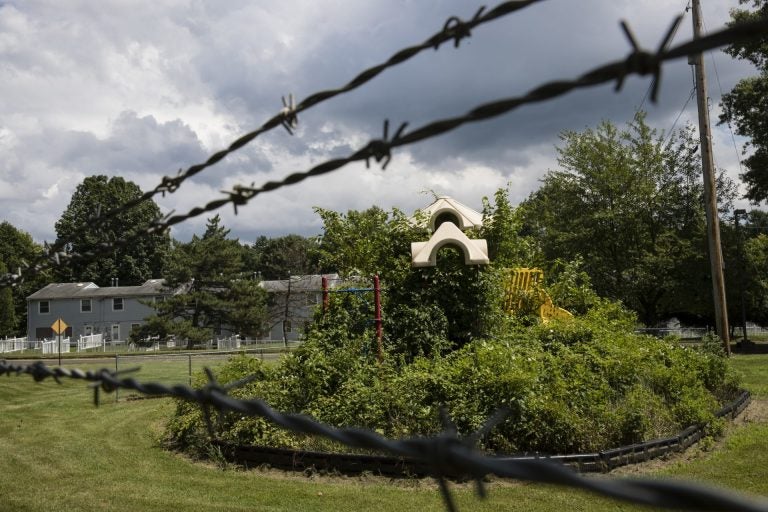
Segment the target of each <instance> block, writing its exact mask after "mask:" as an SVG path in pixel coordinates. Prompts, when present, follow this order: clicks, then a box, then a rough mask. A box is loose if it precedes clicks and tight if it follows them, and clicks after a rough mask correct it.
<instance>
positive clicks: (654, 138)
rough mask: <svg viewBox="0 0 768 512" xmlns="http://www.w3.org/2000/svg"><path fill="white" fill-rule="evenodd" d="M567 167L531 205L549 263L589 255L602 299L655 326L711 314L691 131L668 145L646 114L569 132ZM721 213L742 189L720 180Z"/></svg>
mask: <svg viewBox="0 0 768 512" xmlns="http://www.w3.org/2000/svg"><path fill="white" fill-rule="evenodd" d="M561 140H562V141H563V144H564V145H563V147H561V148H558V153H559V158H558V163H559V164H560V167H561V169H560V170H556V171H550V172H549V173H547V175H546V176H545V178H544V180H543V185H542V187H541V188H540V189H539V190H538V191H536V192H535V193H533V194H532V195H531V197H530V198H529V199H528V200H527V201H526V202H525V204H524V210H525V212H526V213H525V216H526V222H527V224H528V225H529V228H530V229H531V230H532V232H533V234H534V236H536V237H538V238H539V239H540V241H541V245H542V249H543V252H544V256H545V259H546V260H547V261H552V262H554V261H556V260H558V259H565V260H575V259H578V258H582V259H583V262H584V267H583V268H584V270H585V271H586V272H587V274H588V275H589V277H590V279H591V281H592V283H593V285H594V287H595V290H596V291H597V293H598V294H600V295H602V296H606V297H610V298H614V299H619V300H622V301H623V302H624V303H625V304H626V305H627V306H629V307H631V308H632V309H634V310H635V311H637V312H638V314H639V316H640V319H641V320H642V321H644V322H645V323H646V324H649V325H652V324H655V323H656V322H657V321H658V320H660V319H661V318H663V317H664V316H666V315H670V314H673V313H678V312H691V313H696V314H709V313H710V307H709V304H710V300H709V298H710V293H709V292H708V288H707V286H706V285H707V279H708V270H707V268H708V267H707V261H708V259H707V252H706V238H705V216H704V209H703V192H702V189H703V187H702V184H701V178H700V177H699V175H698V167H697V165H696V163H695V158H694V153H695V151H696V147H697V145H696V141H695V138H694V136H693V134H692V133H691V131H690V130H686V131H683V132H681V133H679V134H678V135H677V137H676V138H673V137H670V139H669V140H668V141H667V142H665V140H664V139H663V138H662V137H661V136H660V135H658V134H657V133H656V132H655V131H654V130H653V129H651V128H650V127H649V126H648V125H647V124H646V122H645V115H644V114H643V113H638V114H637V115H636V117H635V119H634V120H633V121H632V122H631V123H629V126H628V128H627V129H626V130H623V131H620V130H619V129H618V128H617V127H616V126H614V125H613V124H612V123H609V122H603V123H602V124H600V125H599V126H598V127H597V129H594V130H593V129H587V130H585V131H583V132H572V131H568V132H564V133H563V134H561ZM719 189H720V193H721V203H720V205H721V207H723V208H725V209H729V208H730V201H731V200H732V198H733V186H732V184H729V183H728V182H727V181H724V180H723V179H721V180H720V188H719Z"/></svg>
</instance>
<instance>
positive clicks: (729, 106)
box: [720, 0, 768, 203]
mask: <svg viewBox="0 0 768 512" xmlns="http://www.w3.org/2000/svg"><path fill="white" fill-rule="evenodd" d="M740 3H742V4H744V3H748V2H747V1H746V0H741V2H740ZM752 7H753V8H754V10H753V11H750V10H746V9H733V10H731V20H732V21H731V23H729V24H731V25H732V24H734V23H737V22H743V21H756V20H759V19H768V2H766V1H765V0H753V1H752ZM726 52H727V53H729V54H731V55H732V56H733V57H736V58H738V59H745V60H748V61H749V62H751V63H752V64H754V65H755V67H757V69H758V74H757V75H756V76H752V77H747V78H744V79H742V80H740V81H739V82H738V83H737V84H736V85H735V86H734V88H733V89H732V90H731V91H730V92H728V93H726V94H724V95H723V99H722V102H721V105H722V107H723V113H722V114H721V115H720V122H721V123H724V122H729V123H733V124H734V125H735V128H736V130H735V131H736V133H737V134H739V135H741V136H743V137H748V138H749V139H750V141H749V143H748V144H747V147H746V148H745V151H746V150H747V148H749V146H751V147H752V148H753V151H752V154H751V155H749V156H748V157H747V158H746V159H744V161H743V164H744V167H746V168H747V171H746V172H745V173H744V174H742V175H741V178H742V179H743V180H744V182H745V184H746V185H747V194H746V197H747V198H748V199H750V200H751V201H753V202H755V203H758V202H760V201H765V200H766V199H768V172H766V169H768V37H758V38H753V39H750V40H748V41H747V40H745V41H743V42H739V43H735V44H732V45H731V46H729V47H728V48H727V49H726Z"/></svg>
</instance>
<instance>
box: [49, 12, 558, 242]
mask: <svg viewBox="0 0 768 512" xmlns="http://www.w3.org/2000/svg"><path fill="white" fill-rule="evenodd" d="M542 1H544V0H509V1H506V2H503V3H501V4H499V5H497V6H496V7H494V8H493V9H491V10H489V11H487V12H485V6H482V7H480V8H479V9H478V10H477V11H476V12H475V15H474V16H473V17H472V19H470V20H469V21H464V20H462V19H461V18H459V17H458V16H451V17H450V18H448V20H446V22H445V24H444V25H443V29H442V30H440V31H439V32H437V33H435V34H433V35H432V36H430V37H429V38H428V39H426V40H425V41H424V42H423V43H421V44H418V45H414V46H410V47H407V48H403V49H401V50H399V51H397V52H396V53H394V54H393V55H392V56H391V57H389V59H387V60H386V61H384V62H382V63H380V64H377V65H375V66H372V67H370V68H368V69H365V70H363V71H361V72H360V73H358V75H357V76H356V77H355V78H353V79H352V80H350V81H349V82H348V83H347V84H346V85H343V86H341V87H337V88H335V89H327V90H323V91H319V92H315V93H313V94H310V95H309V96H308V97H307V98H305V99H304V100H302V101H301V102H299V103H298V105H297V104H295V102H294V98H293V94H289V95H288V98H287V99H286V97H285V96H283V97H282V98H281V101H282V104H283V108H282V109H281V110H280V112H278V113H277V114H275V115H274V116H272V117H271V118H270V119H269V120H267V121H265V122H264V123H263V124H262V125H261V126H260V127H259V128H257V129H255V130H253V131H250V132H248V133H246V134H245V135H242V136H240V137H239V138H238V139H237V140H235V141H234V142H232V143H231V144H230V145H229V146H228V147H227V148H226V149H223V150H221V151H218V152H216V153H214V154H212V155H211V156H210V157H208V159H207V160H206V161H205V162H202V163H199V164H195V165H192V166H190V167H188V168H187V169H186V170H182V169H179V172H178V173H177V174H176V175H175V176H163V178H162V179H161V180H160V183H159V184H158V185H156V186H155V188H154V189H152V190H149V191H147V192H144V193H143V194H141V195H140V196H138V197H136V198H134V199H131V200H129V201H126V202H125V203H123V204H121V205H120V206H117V207H115V208H112V209H110V210H108V211H106V212H103V213H102V212H97V213H96V215H94V216H92V217H91V218H90V219H88V221H87V222H85V223H84V224H83V226H81V227H80V231H82V232H84V231H86V230H89V229H93V227H94V226H97V225H99V224H101V223H103V222H105V221H106V220H108V219H110V218H112V217H116V216H118V215H120V214H121V213H124V212H126V211H128V210H130V209H131V208H135V207H136V206H138V205H140V204H142V203H144V202H146V201H149V200H150V199H153V198H154V197H155V196H157V195H160V194H162V195H163V196H165V194H167V193H168V194H172V193H175V192H176V191H177V190H178V189H179V187H181V185H182V184H183V183H184V182H185V181H186V180H187V179H189V178H191V177H193V176H195V175H197V174H199V173H201V172H203V171H204V170H205V169H207V168H209V167H212V166H213V165H216V164H217V163H219V162H220V161H221V160H223V159H224V158H226V157H227V156H228V155H230V154H231V153H233V152H235V151H237V150H239V149H241V148H243V147H244V146H246V145H248V144H249V143H250V142H252V141H253V140H254V139H256V138H257V137H258V136H260V135H262V134H264V133H266V132H268V131H271V130H272V129H274V128H276V127H278V126H282V127H283V128H285V130H286V131H287V132H288V133H289V134H290V135H293V132H294V130H295V129H296V128H297V127H298V122H299V121H298V114H299V113H301V112H304V111H306V110H309V109H310V108H312V107H314V106H316V105H319V104H320V103H323V102H325V101H327V100H330V99H331V98H334V97H336V96H339V95H341V94H344V93H347V92H350V91H352V90H354V89H357V88H359V87H361V86H362V85H364V84H366V83H368V82H370V81H371V80H373V79H374V78H375V77H377V76H378V75H380V74H381V73H382V72H384V71H385V70H387V69H389V68H392V67H394V66H397V65H398V64H402V63H403V62H405V61H407V60H409V59H411V58H413V57H415V56H416V55H418V54H419V53H421V52H423V51H425V50H430V49H434V50H438V49H439V48H440V46H441V45H442V44H443V43H445V42H448V41H451V40H453V41H454V47H455V48H458V47H459V45H460V43H461V40H463V39H465V38H468V37H471V35H472V30H473V29H474V28H476V27H478V26H480V25H482V24H485V23H489V22H491V21H494V20H496V19H498V18H501V17H503V16H506V15H508V14H512V13H514V12H516V11H519V10H521V9H523V8H525V7H528V6H530V5H532V4H535V3H538V2H542ZM74 236H76V233H75V235H74ZM65 243H66V242H64V241H62V242H60V243H59V244H56V245H52V246H51V250H52V251H54V252H55V251H59V250H60V249H61V248H62V247H63V246H64V244H65Z"/></svg>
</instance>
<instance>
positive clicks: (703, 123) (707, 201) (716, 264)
mask: <svg viewBox="0 0 768 512" xmlns="http://www.w3.org/2000/svg"><path fill="white" fill-rule="evenodd" d="M692 8H693V38H694V40H695V39H699V38H700V37H701V2H700V0H692ZM692 57H693V66H694V69H695V71H696V103H697V106H698V110H699V138H700V143H699V145H700V147H701V163H702V168H703V172H704V208H705V210H706V212H707V241H708V242H709V263H710V268H711V272H712V292H713V293H712V295H713V297H714V301H715V323H716V326H717V334H718V336H720V339H721V340H722V341H723V348H724V349H725V353H726V354H727V355H729V356H730V355H731V344H730V340H729V336H728V308H727V307H726V302H725V278H724V276H723V251H722V248H721V246H720V219H719V218H718V215H717V189H716V186H715V169H714V168H715V164H714V159H713V158H712V134H711V131H710V126H709V110H708V108H707V79H706V75H705V73H704V57H703V55H702V54H701V53H697V54H695V55H692Z"/></svg>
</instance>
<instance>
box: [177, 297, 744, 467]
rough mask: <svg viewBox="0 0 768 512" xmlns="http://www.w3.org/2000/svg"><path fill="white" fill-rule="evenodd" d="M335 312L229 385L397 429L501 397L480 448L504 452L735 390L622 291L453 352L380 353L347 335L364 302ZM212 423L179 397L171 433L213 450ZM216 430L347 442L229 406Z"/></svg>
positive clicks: (237, 369) (622, 432)
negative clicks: (499, 413) (634, 327)
mask: <svg viewBox="0 0 768 512" xmlns="http://www.w3.org/2000/svg"><path fill="white" fill-rule="evenodd" d="M336 316H337V318H336V319H337V320H338V323H337V324H333V325H331V324H328V323H326V324H323V323H322V322H319V323H318V324H317V325H318V327H317V328H314V329H312V330H311V331H310V332H309V334H308V339H307V340H306V341H305V342H304V343H303V344H302V345H301V347H300V348H299V349H298V350H296V351H295V352H293V353H292V354H290V355H289V356H287V357H286V358H285V359H284V360H283V361H282V362H281V364H280V365H278V366H276V367H272V368H268V367H265V366H264V365H263V364H261V363H260V362H258V361H256V360H254V359H252V358H249V357H246V356H239V357H236V358H233V359H232V360H231V361H230V362H229V363H227V364H226V365H225V366H224V367H223V368H221V369H220V371H219V378H220V379H221V381H222V382H229V381H234V380H237V379H240V378H242V377H244V376H246V375H255V376H256V378H255V380H254V381H252V382H250V383H248V384H247V385H245V386H243V387H241V388H238V389H236V390H234V391H233V392H232V394H233V395H234V396H238V397H248V398H254V397H257V398H262V399H264V400H266V401H267V402H268V403H270V404H271V405H272V406H273V407H275V408H276V409H278V410H281V411H284V412H302V413H306V414H309V415H311V416H313V417H314V418H316V419H317V420H319V421H322V422H326V423H330V424H332V425H337V426H340V427H344V426H356V427H363V428H367V429H372V430H375V431H377V432H379V433H381V434H383V435H386V436H391V437H404V436H412V435H428V434H434V433H436V432H439V431H440V430H441V429H442V423H441V419H440V408H441V407H443V406H444V407H445V408H446V410H447V412H448V414H449V416H450V418H451V419H452V421H453V422H454V423H455V425H456V427H457V428H458V430H459V432H460V433H461V434H468V433H470V432H473V431H475V430H477V429H478V428H480V427H481V426H482V425H483V423H484V422H485V421H486V419H487V418H488V417H489V416H490V415H491V414H493V413H494V411H496V410H497V409H498V408H499V407H505V408H507V409H508V411H509V415H508V416H507V418H506V420H505V421H503V422H502V423H500V424H499V425H498V426H497V427H496V428H494V429H493V431H492V432H491V433H490V434H489V435H488V436H487V437H486V438H485V439H483V440H482V447H483V448H484V449H487V450H491V451H501V452H508V453H510V452H544V453H566V452H586V451H593V450H599V449H605V448H609V447H615V446H620V445H624V444H629V443H635V442H640V441H643V440H647V439H651V438H656V437H660V436H666V435H670V434H673V433H675V432H678V431H680V430H682V429H683V428H685V427H687V426H689V425H691V424H714V423H713V419H714V416H713V412H714V411H715V410H716V409H717V408H718V406H719V405H720V404H721V403H722V402H723V401H726V400H729V399H731V398H733V397H734V396H735V392H736V389H737V382H736V380H735V379H734V377H733V374H732V373H731V371H730V369H729V367H728V364H727V360H726V359H725V358H724V357H722V354H721V353H719V352H718V350H716V348H713V347H712V346H711V345H705V346H704V348H703V349H699V350H697V349H691V348H683V347H680V346H679V345H678V344H677V343H676V342H675V341H674V340H659V339H656V338H652V337H647V336H641V335H636V334H633V333H632V332H631V330H629V329H627V325H628V324H629V323H630V322H631V319H632V317H631V315H627V313H626V312H625V311H624V310H623V309H622V308H620V307H617V306H616V305H615V304H612V303H605V302H603V303H601V304H600V305H599V306H598V307H597V308H595V309H593V310H590V312H589V313H588V314H587V315H585V316H584V317H582V318H579V319H575V320H573V321H569V322H562V323H554V322H553V323H548V324H544V325H537V326H533V327H525V328H522V327H520V328H514V329H510V330H509V331H508V332H506V333H504V334H503V335H501V336H498V337H495V338H491V337H487V338H481V339H474V340H472V341H471V342H469V343H467V344H465V345H464V346H463V347H461V348H460V349H458V350H455V351H453V352H450V353H448V354H446V355H445V356H439V355H438V354H436V353H433V354H425V355H422V356H417V357H414V358H412V359H411V360H409V361H405V360H403V359H402V358H399V359H398V358H397V357H394V356H392V355H391V354H390V353H389V351H387V358H386V359H385V361H384V362H382V363H378V362H377V361H376V357H375V351H373V350H371V347H372V346H373V345H372V339H373V334H372V333H371V331H370V330H363V331H360V332H358V333H357V334H355V335H349V332H350V331H349V325H348V323H349V322H352V323H354V321H353V319H351V317H352V316H354V315H349V314H348V313H339V314H338V315H336ZM334 326H335V327H334ZM387 348H389V347H387ZM206 428H207V427H206V423H205V421H204V420H203V419H202V416H201V414H200V412H199V410H198V409H197V408H196V407H194V406H190V405H187V404H184V403H180V404H179V405H178V408H177V411H176V414H175V415H174V417H173V419H172V420H171V421H170V423H169V426H168V438H169V440H171V441H172V444H173V445H174V446H176V447H190V448H192V449H193V451H196V453H198V454H205V453H206V448H205V443H206V441H205V439H206V438H207V431H206ZM217 429H218V430H217V434H216V435H217V436H219V437H220V438H222V439H225V440H229V441H233V442H237V443H252V444H259V445H261V444H266V445H270V446H281V447H303V448H309V449H340V447H334V446H333V445H332V444H330V443H328V442H325V441H323V440H317V439H307V438H305V437H304V436H297V435H294V434H290V433H287V432H285V431H282V430H280V429H277V428H276V427H273V426H271V425H269V424H268V423H266V422H265V421H264V420H261V419H258V418H243V417H240V416H237V415H229V416H227V417H225V418H222V421H221V422H220V424H218V425H217Z"/></svg>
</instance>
